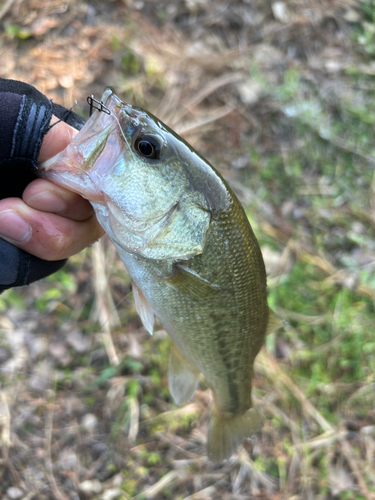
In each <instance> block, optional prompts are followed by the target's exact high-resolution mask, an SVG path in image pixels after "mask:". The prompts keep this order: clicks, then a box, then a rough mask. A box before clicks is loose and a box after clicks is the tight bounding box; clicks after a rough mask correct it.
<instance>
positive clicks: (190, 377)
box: [168, 342, 200, 405]
mask: <svg viewBox="0 0 375 500" xmlns="http://www.w3.org/2000/svg"><path fill="white" fill-rule="evenodd" d="M199 373H200V372H199V371H198V370H197V369H196V368H195V367H194V366H193V365H192V364H191V363H189V361H188V360H187V359H186V358H185V356H183V355H182V354H181V353H180V351H179V350H178V349H177V347H176V346H175V345H174V344H173V342H172V344H171V352H170V354H169V370H168V382H169V390H170V392H171V394H172V397H173V399H174V400H175V401H176V403H177V404H179V405H183V404H185V403H187V402H188V401H190V400H191V398H192V397H193V396H194V393H195V389H196V388H197V385H198V382H199Z"/></svg>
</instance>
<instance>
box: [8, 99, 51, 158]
mask: <svg viewBox="0 0 375 500" xmlns="http://www.w3.org/2000/svg"><path fill="white" fill-rule="evenodd" d="M51 117H52V102H51V101H50V102H48V105H46V104H44V103H41V102H38V101H34V100H33V99H30V98H29V97H26V96H25V95H24V96H23V97H22V101H21V106H20V111H19V114H18V118H17V123H16V126H15V129H14V135H13V141H12V149H11V153H10V158H13V159H17V160H29V161H30V162H31V165H32V167H33V168H37V165H38V157H39V151H40V148H41V146H42V142H43V138H44V136H45V134H46V133H47V132H48V130H49V122H50V121H51Z"/></svg>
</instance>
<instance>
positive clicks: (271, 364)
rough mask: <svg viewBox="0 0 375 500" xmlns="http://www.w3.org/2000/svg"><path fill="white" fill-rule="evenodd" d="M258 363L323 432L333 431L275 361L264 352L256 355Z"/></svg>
mask: <svg viewBox="0 0 375 500" xmlns="http://www.w3.org/2000/svg"><path fill="white" fill-rule="evenodd" d="M257 360H258V363H259V362H260V364H261V366H262V367H263V368H264V371H265V372H266V374H268V375H271V374H272V375H273V377H277V379H278V380H279V381H280V382H281V383H282V384H284V385H285V387H287V388H288V389H289V390H290V392H291V393H292V394H293V395H294V396H295V397H296V399H298V401H299V402H300V403H301V406H302V409H303V411H304V413H305V414H307V415H310V416H311V417H312V418H313V419H314V420H315V421H316V422H317V423H318V424H319V425H320V426H321V427H322V428H323V429H324V430H325V431H331V432H332V431H334V428H333V427H332V426H331V424H330V423H329V422H327V420H326V419H325V418H324V417H323V415H322V414H321V413H320V412H319V411H318V410H317V409H316V408H315V406H313V405H312V404H311V403H310V401H309V400H308V399H307V398H306V396H305V394H304V393H303V392H302V391H301V389H299V387H297V386H296V385H295V384H294V383H293V382H292V380H291V378H290V377H289V376H288V375H287V374H286V373H285V372H283V371H282V370H281V368H280V366H279V364H278V363H277V361H276V360H275V359H273V358H272V357H271V356H269V355H268V354H267V353H266V352H265V351H264V350H262V351H261V353H260V354H259V355H258V358H257Z"/></svg>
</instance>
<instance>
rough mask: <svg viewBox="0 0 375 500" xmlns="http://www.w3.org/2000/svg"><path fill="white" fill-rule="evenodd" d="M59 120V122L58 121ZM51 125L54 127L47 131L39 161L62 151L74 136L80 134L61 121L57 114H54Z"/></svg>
mask: <svg viewBox="0 0 375 500" xmlns="http://www.w3.org/2000/svg"><path fill="white" fill-rule="evenodd" d="M57 122H58V123H57ZM54 123H56V125H54ZM50 125H53V127H52V128H51V129H50V130H49V132H47V134H46V135H45V137H44V139H43V144H42V147H41V148H40V153H39V161H40V162H42V161H45V160H48V159H49V158H52V157H53V156H55V155H57V153H60V151H62V150H63V149H65V148H66V147H67V146H68V144H70V143H71V142H72V139H73V137H74V136H75V135H76V134H78V130H76V129H75V128H73V127H71V126H70V125H67V124H66V123H65V122H62V121H59V119H58V118H57V116H54V115H53V116H52V118H51V121H50Z"/></svg>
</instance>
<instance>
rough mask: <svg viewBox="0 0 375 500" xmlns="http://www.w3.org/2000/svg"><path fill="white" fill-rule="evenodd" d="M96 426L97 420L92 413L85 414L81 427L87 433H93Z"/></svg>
mask: <svg viewBox="0 0 375 500" xmlns="http://www.w3.org/2000/svg"><path fill="white" fill-rule="evenodd" d="M97 425H98V419H97V418H96V416H95V415H94V414H93V413H86V415H84V416H83V418H82V420H81V426H82V427H83V428H84V429H85V430H86V431H88V432H94V431H95V429H96V427H97Z"/></svg>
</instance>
